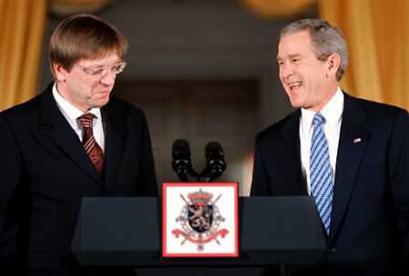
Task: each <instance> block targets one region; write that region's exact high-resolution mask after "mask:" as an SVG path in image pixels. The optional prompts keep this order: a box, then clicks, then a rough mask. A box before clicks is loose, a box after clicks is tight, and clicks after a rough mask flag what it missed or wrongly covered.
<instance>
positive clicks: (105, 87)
mask: <svg viewBox="0 0 409 276" xmlns="http://www.w3.org/2000/svg"><path fill="white" fill-rule="evenodd" d="M120 64H121V59H120V58H119V57H118V55H117V54H114V53H112V54H109V55H107V56H106V57H103V58H98V59H81V60H79V61H77V62H76V63H75V64H74V65H73V66H72V68H71V70H70V71H68V70H66V69H65V68H64V67H63V66H61V65H54V72H55V75H56V78H57V89H58V92H59V93H60V94H61V95H62V96H63V97H64V98H65V99H66V100H68V101H69V102H70V103H71V104H72V105H74V106H75V107H77V108H79V109H80V110H82V111H88V110H89V109H91V108H94V107H102V106H104V105H106V104H107V103H108V101H109V96H110V93H111V91H112V88H113V87H114V84H115V78H116V69H117V68H118V66H120Z"/></svg>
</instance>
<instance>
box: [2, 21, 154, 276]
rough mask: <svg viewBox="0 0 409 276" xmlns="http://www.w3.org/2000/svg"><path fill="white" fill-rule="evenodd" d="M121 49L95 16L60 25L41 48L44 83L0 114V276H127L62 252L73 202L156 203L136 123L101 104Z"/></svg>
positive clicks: (130, 113)
mask: <svg viewBox="0 0 409 276" xmlns="http://www.w3.org/2000/svg"><path fill="white" fill-rule="evenodd" d="M126 48H127V41H126V39H125V37H123V35H122V34H120V33H119V32H118V31H117V30H116V29H115V28H114V27H113V26H111V25H110V24H108V23H106V22H104V21H102V20H101V19H99V18H97V17H95V16H91V15H75V16H71V17H69V18H67V19H65V20H64V21H62V22H61V23H60V24H59V25H58V27H57V28H56V30H55V31H54V33H53V35H52V37H51V39H50V44H49V59H50V66H51V70H52V73H53V76H54V82H53V83H51V84H50V85H49V86H48V88H47V89H46V90H45V91H44V92H43V93H41V94H40V95H38V96H36V97H35V98H33V99H32V100H30V101H28V102H27V103H24V104H21V105H18V106H15V107H13V108H10V109H8V110H5V111H3V112H2V113H0V152H1V154H2V158H1V160H0V175H1V177H2V178H1V184H0V274H2V275H3V272H4V271H6V270H7V269H10V270H11V272H10V273H12V274H10V275H17V274H16V273H17V272H16V271H17V270H21V271H20V273H22V274H23V275H27V274H29V275H64V276H71V275H115V276H119V275H132V274H133V271H132V269H119V268H117V269H115V268H102V269H99V268H84V267H81V266H80V265H79V263H78V262H77V260H76V259H75V258H74V256H73V255H72V254H71V251H70V245H71V241H72V238H73V234H74V229H75V225H76V221H77V215H78V212H79V208H80V203H81V199H82V198H83V197H99V196H156V195H157V186H156V179H155V172H154V164H153V156H152V149H151V142H150V136H149V131H148V126H147V123H146V119H145V116H144V114H143V113H142V111H141V110H139V109H136V108H135V107H133V106H131V105H130V104H127V103H125V102H122V101H119V100H117V99H110V94H111V91H112V89H113V87H114V84H115V78H116V75H117V74H119V73H121V72H122V71H123V70H124V69H125V65H126V63H125V62H124V61H123V59H122V58H123V56H124V54H125V52H126ZM6 267H8V268H6ZM4 275H9V274H7V273H5V274H4Z"/></svg>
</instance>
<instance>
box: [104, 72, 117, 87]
mask: <svg viewBox="0 0 409 276" xmlns="http://www.w3.org/2000/svg"><path fill="white" fill-rule="evenodd" d="M115 79H116V73H115V72H113V71H112V70H107V72H106V73H105V74H104V75H103V76H102V78H101V83H102V84H104V85H113V84H114V83H115Z"/></svg>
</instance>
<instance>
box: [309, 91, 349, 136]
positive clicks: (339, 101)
mask: <svg viewBox="0 0 409 276" xmlns="http://www.w3.org/2000/svg"><path fill="white" fill-rule="evenodd" d="M343 110H344V94H343V93H342V91H341V89H340V88H339V87H338V88H337V91H336V92H335V94H334V96H333V97H332V98H331V99H330V100H329V102H328V103H327V104H326V105H325V106H324V107H323V108H322V110H321V111H320V113H321V115H322V116H324V118H325V125H326V126H327V127H329V128H332V127H335V126H336V125H337V124H338V123H339V121H340V120H341V118H342V112H343ZM315 113H316V112H314V111H312V110H308V109H304V108H301V124H302V125H301V127H302V128H303V129H304V131H307V130H308V131H309V130H310V129H311V126H312V120H313V118H314V115H315Z"/></svg>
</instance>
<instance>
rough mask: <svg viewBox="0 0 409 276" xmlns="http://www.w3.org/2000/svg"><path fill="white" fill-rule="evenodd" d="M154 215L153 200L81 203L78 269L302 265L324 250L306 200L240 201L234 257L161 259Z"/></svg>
mask: <svg viewBox="0 0 409 276" xmlns="http://www.w3.org/2000/svg"><path fill="white" fill-rule="evenodd" d="M160 210H161V208H160V201H159V199H158V198H153V197H132V198H119V197H116V198H114V197H112V198H109V197H101V198H96V197H94V198H84V199H83V200H82V204H81V210H80V213H79V217H78V222H77V227H76V230H75V235H74V238H73V242H72V252H73V254H74V255H75V256H76V257H77V258H78V260H79V261H80V263H81V264H82V265H92V266H133V267H166V266H202V265H206V266H265V265H267V266H268V265H275V264H292V265H308V264H314V263H316V262H318V261H319V260H320V259H321V258H322V256H323V254H324V252H325V251H326V242H325V237H324V234H323V230H322V226H321V223H320V218H319V215H318V212H317V210H316V207H315V204H314V202H313V200H312V199H311V198H310V197H308V196H297V197H242V198H240V199H239V236H240V239H239V248H240V256H239V257H238V258H217V259H216V258H189V259H187V258H162V257H161V251H160V250H161V213H160Z"/></svg>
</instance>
